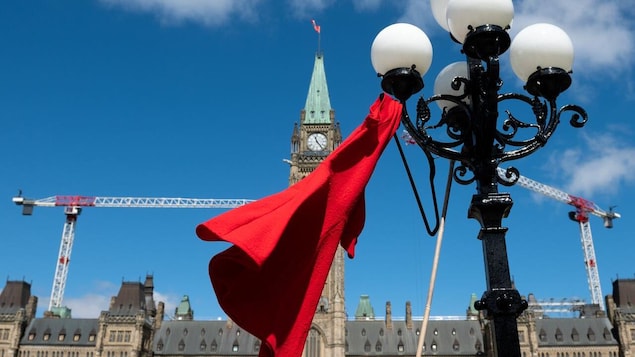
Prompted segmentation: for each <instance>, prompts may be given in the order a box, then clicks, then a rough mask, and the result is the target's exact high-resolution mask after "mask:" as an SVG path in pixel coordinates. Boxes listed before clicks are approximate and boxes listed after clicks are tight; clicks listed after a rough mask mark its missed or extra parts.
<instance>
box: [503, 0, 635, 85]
mask: <svg viewBox="0 0 635 357" xmlns="http://www.w3.org/2000/svg"><path fill="white" fill-rule="evenodd" d="M514 6H515V9H514V10H515V14H514V23H513V25H512V30H511V32H512V35H514V34H515V33H517V32H518V31H520V30H521V29H522V28H524V27H526V26H528V25H531V24H533V23H537V22H549V23H552V24H554V25H556V26H559V27H561V28H562V29H563V30H565V31H566V32H567V34H568V35H569V37H571V41H572V42H573V45H574V48H575V63H574V68H573V70H574V72H575V73H576V75H580V74H586V73H588V74H591V72H595V73H597V71H598V70H602V73H604V74H612V75H614V76H619V75H621V74H623V73H624V71H630V68H631V67H632V65H633V58H635V57H634V55H635V32H634V30H635V26H634V25H633V24H634V22H633V21H632V18H633V15H634V10H633V9H632V4H631V3H629V2H627V1H619V0H578V1H576V2H575V5H573V3H572V1H571V0H523V1H515V2H514Z"/></svg>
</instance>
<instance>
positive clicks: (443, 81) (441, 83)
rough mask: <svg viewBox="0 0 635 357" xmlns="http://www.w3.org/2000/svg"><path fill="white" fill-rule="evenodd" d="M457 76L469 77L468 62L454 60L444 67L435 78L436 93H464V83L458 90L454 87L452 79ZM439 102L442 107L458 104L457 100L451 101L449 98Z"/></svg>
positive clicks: (448, 107) (457, 94) (458, 94)
mask: <svg viewBox="0 0 635 357" xmlns="http://www.w3.org/2000/svg"><path fill="white" fill-rule="evenodd" d="M456 77H463V78H467V77H468V74H467V62H454V63H451V64H449V65H447V66H446V67H445V68H443V69H442V70H441V72H439V74H438V75H437V78H436V79H435V80H434V94H435V95H437V94H449V95H455V96H460V95H463V94H464V91H465V85H464V84H462V85H461V87H459V89H458V90H456V89H454V88H452V81H453V80H454V78H456ZM437 104H438V105H439V108H441V109H443V108H447V109H450V108H452V107H455V106H456V105H457V104H456V103H455V102H451V101H449V100H438V101H437Z"/></svg>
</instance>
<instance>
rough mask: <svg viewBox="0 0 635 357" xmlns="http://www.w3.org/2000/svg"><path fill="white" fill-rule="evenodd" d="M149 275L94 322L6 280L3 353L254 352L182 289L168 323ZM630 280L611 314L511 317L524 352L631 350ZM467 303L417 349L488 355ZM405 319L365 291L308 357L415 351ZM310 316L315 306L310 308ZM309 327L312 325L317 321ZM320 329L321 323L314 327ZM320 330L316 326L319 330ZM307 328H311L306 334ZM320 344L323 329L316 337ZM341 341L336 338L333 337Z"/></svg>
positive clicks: (0, 312)
mask: <svg viewBox="0 0 635 357" xmlns="http://www.w3.org/2000/svg"><path fill="white" fill-rule="evenodd" d="M153 289H154V287H153V277H152V276H147V277H146V280H145V282H144V283H140V282H123V283H122V285H121V287H120V290H119V292H118V294H117V295H116V296H114V297H113V298H112V299H111V302H110V306H109V307H108V310H104V311H102V312H101V314H100V315H99V316H98V317H96V318H94V319H90V318H89V319H75V318H59V317H56V316H53V315H47V316H46V317H39V318H37V317H35V316H36V309H35V307H36V305H37V298H36V297H35V296H32V295H31V293H30V291H31V285H30V284H29V283H27V282H24V281H8V282H7V283H6V285H5V286H4V288H3V290H2V292H1V293H0V357H150V356H157V357H158V356H164V357H184V356H201V357H202V356H257V355H258V353H259V351H260V341H259V340H258V339H257V338H256V337H254V336H253V335H251V334H250V333H249V332H247V331H245V330H243V329H241V327H240V326H238V325H236V324H235V323H233V322H232V321H231V320H225V321H198V320H196V319H195V316H194V311H193V309H192V307H191V306H190V303H189V299H188V297H187V296H184V298H183V300H182V301H181V303H180V304H179V305H178V307H177V308H176V310H175V313H174V316H173V317H172V318H171V319H170V320H165V319H164V316H166V313H165V311H164V304H163V303H162V302H159V303H158V304H157V305H156V308H155V303H154V298H153ZM634 293H635V280H632V279H631V280H628V279H627V280H617V281H615V282H614V284H613V294H612V295H608V296H607V297H606V301H607V306H608V307H609V308H608V310H609V311H608V314H607V313H605V312H604V311H600V310H598V309H597V307H595V309H594V307H593V306H586V307H585V309H583V310H581V311H579V316H577V317H575V318H550V317H549V316H547V315H546V314H544V313H543V312H542V311H541V310H540V309H539V308H536V307H533V308H530V309H528V310H527V311H526V312H525V313H523V315H522V316H520V317H519V319H518V328H519V331H518V333H519V340H520V344H521V353H522V356H523V357H567V356H568V357H600V356H601V357H630V356H633V352H632V351H633V350H634V347H635V338H634V337H635V318H633V316H635V311H634V310H633V307H632V302H631V301H633V300H632V299H633V298H635V294H634ZM474 300H475V297H474V296H473V297H472V299H471V300H470V304H469V305H468V308H467V309H466V313H465V315H464V316H462V317H461V318H451V319H431V321H430V322H429V323H428V326H427V329H426V336H425V339H424V345H423V346H424V348H423V355H424V356H493V355H494V354H493V352H492V343H491V338H489V337H488V321H487V320H485V319H483V317H482V315H481V314H479V312H477V311H476V310H474V308H473V305H472V304H473V302H474ZM402 311H405V318H401V319H393V315H392V306H391V303H390V302H387V303H386V305H385V312H384V316H383V317H377V316H375V313H374V309H373V307H372V305H371V304H370V299H369V297H368V296H362V297H360V300H359V304H358V308H357V309H356V311H355V316H354V318H346V319H345V321H344V327H343V329H342V336H341V337H340V339H341V340H342V341H343V345H344V347H343V348H342V350H341V351H338V352H337V353H339V354H337V355H336V354H335V353H332V352H331V354H327V352H325V351H326V350H327V349H326V347H325V348H323V349H320V350H310V349H309V348H308V347H309V346H310V345H311V341H310V340H307V345H306V346H307V349H306V350H305V351H304V355H305V356H307V357H308V356H310V357H318V356H319V357H323V356H327V355H334V356H335V355H336V356H341V357H344V356H347V357H358V356H413V355H414V354H415V353H416V349H417V343H418V339H419V335H420V331H421V320H420V319H416V318H414V317H413V316H412V315H411V313H410V311H412V309H411V306H410V303H409V302H406V304H405V306H404V310H402ZM316 314H317V313H316ZM314 329H315V327H314ZM320 329H321V327H320ZM322 331H326V329H324V330H320V333H322ZM310 338H311V335H309V339H310ZM319 338H321V339H323V340H325V341H323V342H322V343H323V344H324V346H329V345H332V344H331V343H330V341H328V339H329V338H331V336H330V335H328V334H324V335H319ZM336 341H338V340H336Z"/></svg>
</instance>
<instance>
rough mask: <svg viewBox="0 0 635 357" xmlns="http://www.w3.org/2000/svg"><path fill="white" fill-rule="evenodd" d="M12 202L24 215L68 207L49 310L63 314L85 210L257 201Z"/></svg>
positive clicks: (222, 205) (73, 199)
mask: <svg viewBox="0 0 635 357" xmlns="http://www.w3.org/2000/svg"><path fill="white" fill-rule="evenodd" d="M12 201H13V202H14V203H15V204H16V205H19V206H22V214H23V215H31V214H32V213H33V208H34V207H64V214H65V215H66V221H65V222H64V229H63V230H62V240H61V243H60V249H59V253H58V255H57V262H56V265H55V275H54V277H53V287H52V289H51V299H50V301H49V309H48V311H50V312H52V313H54V314H60V312H59V311H60V310H61V309H63V307H62V301H63V299H64V290H65V288H66V280H67V279H68V264H69V262H70V259H71V253H72V250H73V242H74V240H75V226H76V224H77V217H78V216H79V214H80V213H81V211H82V208H83V207H120V208H123V207H126V208H235V207H238V206H242V205H245V204H247V203H250V202H253V201H254V200H249V199H216V198H203V199H201V198H170V197H159V198H155V197H96V196H61V195H60V196H51V197H46V198H42V199H36V200H33V199H26V198H24V197H22V196H21V195H18V196H16V197H13V199H12Z"/></svg>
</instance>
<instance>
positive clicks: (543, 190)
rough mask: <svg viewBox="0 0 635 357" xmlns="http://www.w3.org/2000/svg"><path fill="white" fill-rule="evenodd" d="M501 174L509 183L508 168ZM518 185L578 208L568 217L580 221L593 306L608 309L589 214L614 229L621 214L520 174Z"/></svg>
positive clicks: (499, 172)
mask: <svg viewBox="0 0 635 357" xmlns="http://www.w3.org/2000/svg"><path fill="white" fill-rule="evenodd" d="M498 174H499V176H500V177H501V178H503V180H508V179H507V176H506V170H505V169H502V168H500V167H499V168H498ZM508 181H511V180H508ZM516 183H517V184H518V185H520V186H521V187H524V188H526V189H529V190H532V191H534V192H537V193H540V194H543V195H545V196H547V197H551V198H553V199H555V200H558V201H560V202H563V203H566V204H569V205H571V206H573V207H575V211H573V212H569V218H570V219H571V220H573V221H576V222H578V224H579V226H580V241H581V243H582V251H583V253H584V265H585V269H586V274H587V282H588V285H589V292H590V294H591V303H592V304H597V305H599V306H600V309H602V310H605V306H604V299H603V295H602V287H601V284H600V274H599V272H598V265H597V259H596V258H595V248H594V246H593V235H592V234H591V224H590V223H589V214H593V215H595V216H598V217H600V218H602V219H603V220H604V226H605V227H606V228H613V219H615V218H620V217H621V216H620V214H619V213H617V212H613V210H612V209H610V210H609V211H608V212H606V211H605V210H603V209H601V208H600V207H598V205H596V204H595V203H593V202H591V201H589V200H586V199H584V198H581V197H576V196H573V195H570V194H568V193H566V192H564V191H561V190H558V189H557V188H554V187H551V186H548V185H545V184H543V183H540V182H537V181H534V180H532V179H530V178H527V177H525V176H521V175H518V180H517V181H516Z"/></svg>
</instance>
